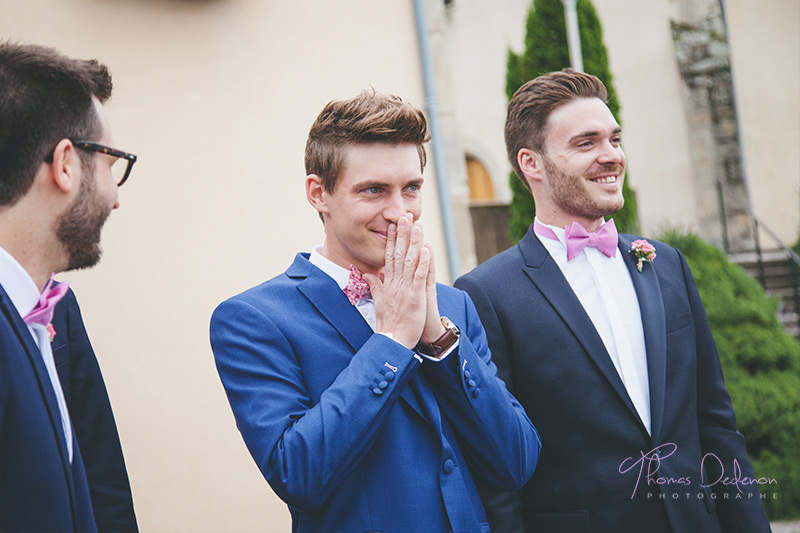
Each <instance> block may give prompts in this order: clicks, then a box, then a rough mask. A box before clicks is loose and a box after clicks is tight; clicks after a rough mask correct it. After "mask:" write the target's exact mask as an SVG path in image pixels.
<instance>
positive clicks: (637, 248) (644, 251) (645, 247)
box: [628, 239, 656, 272]
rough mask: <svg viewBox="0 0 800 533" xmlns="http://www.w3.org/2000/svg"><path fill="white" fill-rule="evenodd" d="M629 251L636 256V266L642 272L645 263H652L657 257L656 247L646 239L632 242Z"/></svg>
mask: <svg viewBox="0 0 800 533" xmlns="http://www.w3.org/2000/svg"><path fill="white" fill-rule="evenodd" d="M628 253H629V254H633V256H634V257H635V258H636V268H637V269H639V272H641V271H642V267H643V266H644V264H645V263H651V262H652V261H653V259H655V258H656V247H655V246H653V245H652V244H650V243H649V242H647V241H646V240H644V239H639V240H636V241H633V242H632V243H631V249H630V250H628Z"/></svg>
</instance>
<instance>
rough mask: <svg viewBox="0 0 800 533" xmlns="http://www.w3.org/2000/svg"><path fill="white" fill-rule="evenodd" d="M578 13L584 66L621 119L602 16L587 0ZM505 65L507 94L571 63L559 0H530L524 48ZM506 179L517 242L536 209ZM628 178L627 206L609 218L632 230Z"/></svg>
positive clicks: (512, 232) (523, 191)
mask: <svg viewBox="0 0 800 533" xmlns="http://www.w3.org/2000/svg"><path fill="white" fill-rule="evenodd" d="M577 12H578V25H579V26H580V35H581V48H582V51H583V68H584V70H585V71H586V72H588V73H589V74H593V75H595V76H597V77H598V78H600V79H601V80H602V81H603V83H604V84H605V86H606V88H607V89H608V107H609V109H611V112H612V113H613V114H614V116H615V117H616V118H617V120H618V121H619V102H618V101H617V94H616V91H615V90H614V84H613V80H612V77H611V70H610V69H609V67H608V52H607V51H606V47H605V45H604V44H603V30H602V27H601V26H600V19H599V18H598V17H597V12H596V11H595V9H594V6H593V5H592V2H591V0H578V4H577ZM506 66H507V70H506V94H507V95H508V98H509V99H510V98H511V96H513V94H514V93H515V92H516V90H517V89H519V88H520V87H521V86H522V85H523V84H524V83H525V82H527V81H528V80H531V79H533V78H535V77H536V76H539V75H541V74H546V73H548V72H553V71H555V70H561V69H563V68H566V67H568V66H570V62H569V48H568V45H567V30H566V23H565V21H564V5H563V4H562V2H561V0H534V2H533V4H532V5H531V8H530V10H529V11H528V18H527V22H526V31H525V50H524V51H523V52H522V54H519V55H518V54H515V53H514V52H513V51H511V50H509V51H508V59H507V62H506ZM509 180H510V181H509V183H510V185H511V204H510V206H509V213H510V220H509V236H510V238H511V240H512V241H513V242H517V241H518V240H519V239H521V238H522V237H523V235H525V232H526V231H528V227H529V226H530V225H531V223H533V217H534V216H535V214H536V212H535V208H534V205H533V198H532V197H531V193H530V192H529V191H528V189H526V188H525V186H524V185H523V184H522V182H521V181H520V180H519V178H518V177H517V176H516V174H514V172H511V175H510V177H509ZM629 181H630V179H629V176H626V179H625V183H624V184H623V188H622V194H623V196H624V197H625V207H623V208H622V209H620V210H619V211H618V212H616V213H614V214H613V215H612V216H611V218H613V219H614V222H615V223H616V225H617V228H618V229H619V230H620V231H622V232H626V233H636V232H637V228H638V218H637V214H636V213H637V212H636V195H635V194H634V192H633V190H632V189H631V188H630V186H629V184H628V183H629Z"/></svg>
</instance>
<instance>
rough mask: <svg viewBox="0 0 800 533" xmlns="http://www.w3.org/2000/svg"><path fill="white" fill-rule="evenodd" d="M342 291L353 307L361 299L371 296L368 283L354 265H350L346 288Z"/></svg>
mask: <svg viewBox="0 0 800 533" xmlns="http://www.w3.org/2000/svg"><path fill="white" fill-rule="evenodd" d="M342 290H343V291H344V293H345V295H347V299H348V300H350V303H351V304H353V305H356V304H357V303H358V302H359V300H361V299H362V298H365V297H367V296H371V293H370V292H369V283H367V280H365V279H364V275H363V274H361V271H360V270H359V269H358V267H356V266H355V265H350V277H349V278H348V279H347V286H346V287H345V288H344V289H342Z"/></svg>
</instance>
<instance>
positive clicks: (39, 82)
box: [0, 42, 135, 531]
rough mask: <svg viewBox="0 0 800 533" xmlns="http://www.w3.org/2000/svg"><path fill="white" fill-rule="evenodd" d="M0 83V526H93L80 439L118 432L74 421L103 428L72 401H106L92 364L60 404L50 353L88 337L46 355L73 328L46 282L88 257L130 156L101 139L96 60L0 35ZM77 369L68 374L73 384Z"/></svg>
mask: <svg viewBox="0 0 800 533" xmlns="http://www.w3.org/2000/svg"><path fill="white" fill-rule="evenodd" d="M0 87H1V88H2V89H0V531H95V530H96V529H97V525H98V524H101V525H104V524H105V522H104V521H103V520H104V519H101V520H100V521H96V520H95V516H94V512H93V509H92V499H91V498H92V496H94V494H91V495H90V485H91V486H92V487H93V488H94V487H103V486H104V485H106V484H107V482H106V481H103V480H100V479H99V478H98V476H100V477H101V476H102V475H103V472H102V469H103V468H105V467H101V468H100V470H95V472H94V474H93V478H95V480H94V481H87V475H86V470H85V468H84V461H83V459H82V456H81V445H83V444H84V443H85V442H88V443H90V444H89V448H92V447H93V446H92V444H91V441H92V439H97V441H96V442H99V443H104V444H109V443H113V442H116V445H117V446H118V440H117V437H116V432H114V435H113V436H112V437H111V438H108V436H107V435H96V436H93V437H89V439H88V440H87V439H86V438H85V436H86V433H85V431H84V429H83V427H84V426H85V425H86V426H91V427H92V428H94V429H100V428H101V427H102V426H105V427H106V428H107V427H108V420H106V421H105V422H104V423H103V424H99V425H98V424H96V423H95V421H90V422H88V423H87V424H84V422H86V421H87V420H89V419H90V418H93V417H95V416H96V415H95V414H91V412H92V411H94V410H95V409H97V410H99V411H94V412H95V413H101V414H99V416H100V417H106V416H110V415H111V413H110V409H109V410H108V411H106V412H103V406H100V405H92V406H82V407H80V408H77V404H78V403H81V402H83V400H82V399H78V398H81V397H83V396H84V394H86V393H88V391H89V390H90V389H93V390H94V391H95V393H93V394H92V396H93V398H94V399H95V400H97V399H100V400H103V401H105V402H107V401H108V399H107V397H106V395H105V388H104V386H103V388H102V391H101V390H100V389H99V388H98V385H99V384H101V383H102V377H101V376H100V375H99V369H97V371H96V372H95V371H94V370H92V371H90V372H89V374H84V375H85V376H89V379H90V380H93V381H94V384H93V385H91V386H87V385H86V384H85V383H77V382H76V381H74V380H71V384H73V385H75V388H74V389H73V390H72V394H71V396H72V405H71V406H70V405H69V400H68V397H69V396H70V391H69V388H68V387H64V386H62V383H61V381H59V376H58V370H57V368H56V366H57V358H64V356H65V355H66V357H68V358H72V357H73V356H74V357H75V359H71V362H74V363H75V364H76V366H81V365H83V364H84V362H86V361H87V359H86V357H85V355H86V354H80V353H78V352H80V351H82V350H85V349H86V346H85V345H86V344H88V340H86V341H84V340H83V339H77V338H76V339H72V340H75V341H76V343H77V344H76V345H74V349H75V353H74V354H65V353H64V352H63V349H62V351H61V353H60V354H59V355H58V356H56V355H55V354H54V352H55V351H56V350H58V348H59V346H61V345H64V344H65V343H67V342H68V341H67V336H68V335H70V334H71V333H72V331H69V330H71V329H72V328H73V327H74V328H75V330H74V331H75V332H77V331H78V329H80V330H82V329H83V327H82V324H80V325H79V324H78V321H79V319H77V318H75V317H76V315H75V311H74V310H73V311H70V307H71V306H73V305H74V308H75V309H77V304H74V297H73V296H69V297H68V299H67V301H66V302H63V301H62V304H61V305H62V307H63V309H62V311H59V312H58V313H56V316H54V312H55V310H56V308H57V307H58V301H59V300H60V299H62V298H63V297H64V296H65V295H66V294H67V290H66V289H67V284H60V285H55V286H54V285H53V283H52V273H54V272H62V271H66V270H74V269H79V268H87V267H90V266H93V265H94V264H95V263H97V261H98V260H99V259H100V253H101V250H100V244H99V243H100V232H101V228H102V226H103V223H104V222H105V220H106V219H107V218H108V216H109V214H110V213H111V211H112V210H113V209H115V208H116V207H118V206H119V203H118V200H117V186H118V185H120V184H121V183H122V182H124V181H125V179H126V178H127V176H128V173H129V172H130V167H131V165H132V163H133V161H135V156H133V155H131V154H127V153H124V152H120V151H118V150H116V149H114V148H112V147H111V146H112V145H113V144H114V142H113V137H112V134H111V130H110V128H109V125H108V120H107V118H106V114H105V111H104V110H103V106H102V102H104V101H105V100H107V99H108V98H109V96H110V95H111V77H110V75H109V74H108V71H107V69H106V67H105V66H103V65H101V64H99V63H98V62H97V61H94V60H92V61H82V60H73V59H70V58H67V57H64V56H63V55H61V54H59V53H58V52H56V51H55V50H53V49H50V48H45V47H40V46H33V45H19V44H12V43H8V42H6V43H0ZM119 159H123V160H122V161H118V160H119ZM114 163H117V165H115V164H114ZM118 167H119V170H120V174H117V172H116V171H117V168H118ZM48 278H50V280H51V281H50V282H48ZM70 299H72V300H71V301H72V303H70ZM69 315H72V318H70V316H69ZM72 349H73V346H70V347H69V348H68V350H72ZM81 373H82V371H79V370H78V369H77V368H76V369H75V373H73V372H70V374H71V375H72V376H76V380H77V381H80V379H79V378H77V376H78V375H79V374H81ZM98 380H99V381H98ZM65 388H67V390H66V391H65ZM95 400H92V401H95ZM70 407H72V408H73V409H75V410H74V411H70ZM84 417H87V419H86V420H84ZM110 422H111V424H113V419H112V420H111V421H110ZM100 430H101V431H104V430H102V429H100ZM90 431H91V430H90ZM112 453H113V452H112ZM86 459H87V460H86V464H88V465H100V464H102V462H98V463H95V461H94V459H93V457H91V456H87V457H86ZM120 459H121V457H120ZM122 468H123V469H124V465H122ZM90 470H91V469H90ZM111 475H112V476H114V475H116V474H111ZM126 482H127V480H126ZM98 497H100V496H99V494H98ZM99 501H100V500H99ZM98 505H99V507H103V506H104V505H105V503H99V504H98ZM131 512H132V509H131ZM100 514H103V513H102V512H101V513H100ZM133 525H134V528H135V522H134V524H133ZM110 527H111V528H112V529H119V530H126V529H127V528H125V527H119V528H117V527H116V526H110Z"/></svg>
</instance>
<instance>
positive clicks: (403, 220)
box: [397, 217, 408, 229]
mask: <svg viewBox="0 0 800 533" xmlns="http://www.w3.org/2000/svg"><path fill="white" fill-rule="evenodd" d="M407 225H408V219H407V218H406V217H400V220H398V221H397V226H398V227H399V228H401V229H405V227H406V226H407Z"/></svg>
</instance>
